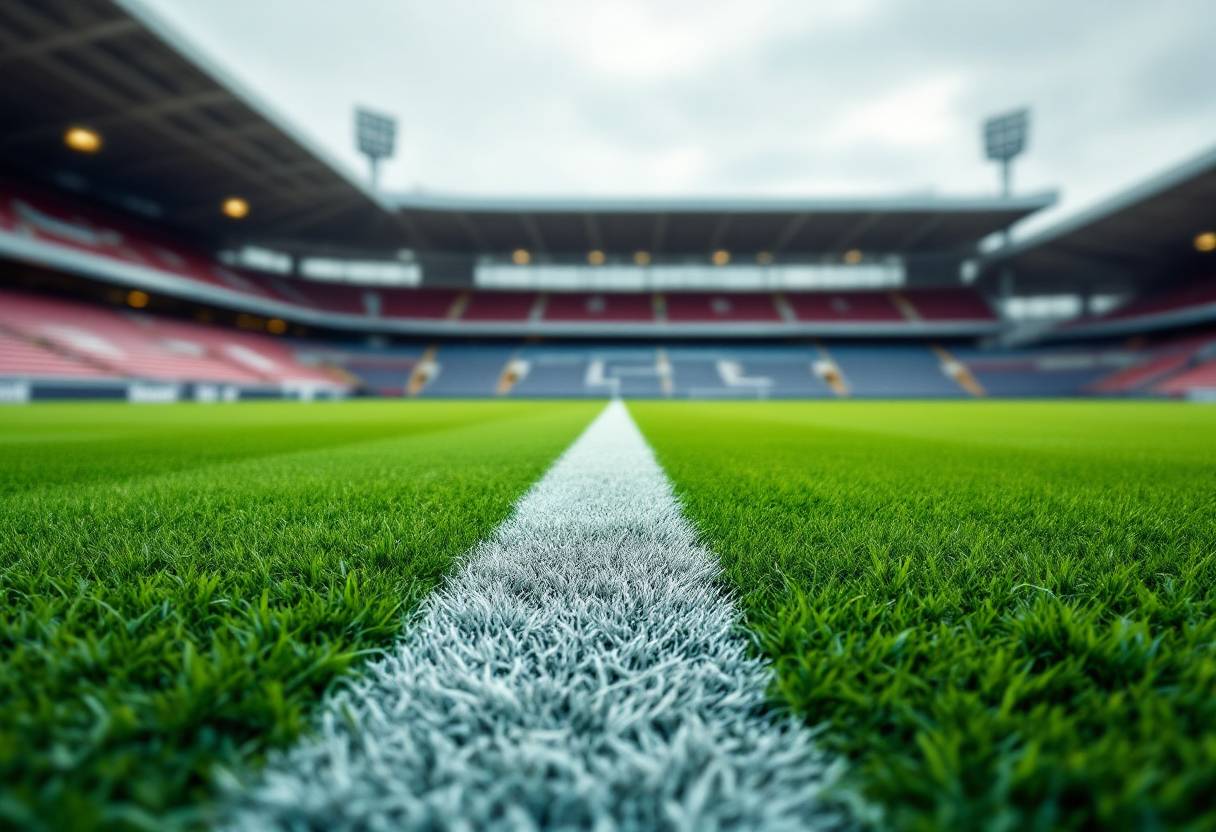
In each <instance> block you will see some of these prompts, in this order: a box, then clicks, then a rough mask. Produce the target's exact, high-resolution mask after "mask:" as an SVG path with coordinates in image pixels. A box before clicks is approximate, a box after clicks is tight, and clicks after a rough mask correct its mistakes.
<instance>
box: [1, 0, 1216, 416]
mask: <svg viewBox="0 0 1216 832" xmlns="http://www.w3.org/2000/svg"><path fill="white" fill-rule="evenodd" d="M0 29H2V30H3V31H4V33H5V34H6V36H7V37H6V42H8V43H19V44H21V45H20V46H18V47H16V48H11V49H8V50H7V51H6V52H4V53H3V54H0V64H2V65H3V71H4V72H5V76H6V79H7V82H6V84H4V85H3V86H2V87H0V258H2V261H0V393H2V395H3V396H4V397H6V398H8V399H11V400H24V399H26V398H30V397H33V398H39V397H49V396H79V395H105V396H117V397H122V396H125V397H128V398H132V399H137V400H141V399H142V400H169V399H177V398H182V397H195V398H201V399H215V398H220V399H224V398H227V399H231V398H235V397H248V396H251V395H257V396H277V395H290V396H317V395H323V396H337V395H346V394H350V393H354V392H364V393H373V394H384V395H407V396H409V395H423V396H428V395H430V396H439V395H451V396H466V395H467V396H493V395H511V396H606V395H611V394H623V395H633V396H676V397H681V396H687V397H816V396H822V397H833V396H851V395H852V396H912V397H959V396H980V395H1007V396H1015V395H1027V396H1042V395H1053V396H1054V395H1085V394H1090V395H1161V396H1172V395H1191V396H1207V395H1209V392H1208V391H1209V390H1210V389H1212V388H1216V329H1214V328H1213V321H1214V320H1216V278H1214V274H1216V253H1214V252H1213V250H1214V249H1216V219H1214V218H1216V210H1214V208H1216V152H1213V153H1209V154H1206V155H1204V156H1202V157H1200V158H1197V159H1195V160H1192V161H1190V162H1187V163H1186V164H1183V165H1181V166H1179V167H1177V168H1175V169H1173V170H1171V171H1169V172H1167V173H1165V174H1163V175H1161V176H1159V177H1157V178H1154V179H1153V180H1151V181H1149V182H1146V183H1144V184H1142V185H1140V186H1138V187H1136V188H1133V189H1132V190H1131V191H1129V192H1127V193H1126V194H1123V195H1121V196H1119V197H1117V198H1116V199H1113V200H1111V201H1109V202H1107V203H1105V204H1103V205H1100V206H1098V207H1096V208H1094V209H1092V210H1090V211H1088V212H1085V213H1083V214H1080V215H1077V216H1075V217H1073V218H1072V219H1070V220H1068V221H1065V222H1063V223H1060V224H1058V225H1056V226H1054V227H1051V228H1048V229H1046V230H1044V231H1042V232H1040V233H1038V234H1036V235H1032V236H1026V237H1023V238H1018V239H1017V240H1016V241H1015V242H1012V243H1010V242H1009V239H1010V238H1009V231H1010V229H1011V228H1012V227H1013V226H1015V225H1016V224H1017V223H1019V222H1020V221H1022V220H1024V219H1026V218H1027V217H1029V216H1031V215H1033V214H1035V213H1036V212H1038V211H1040V210H1042V209H1044V208H1047V207H1049V206H1051V205H1052V204H1053V203H1054V201H1055V195H1054V194H1051V193H1046V194H1035V195H1026V196H1017V197H978V198H945V197H898V198H890V199H866V200H860V199H858V200H812V199H805V200H795V199H782V200H775V199H767V200H760V199H755V200H747V199H730V200H679V199H637V200H626V199H615V200H606V199H484V198H469V197H437V196H424V195H419V194H404V195H394V194H383V193H377V192H374V191H372V190H371V189H370V188H369V187H368V186H366V185H365V184H364V183H362V182H360V181H359V180H357V179H356V178H354V177H351V176H349V175H347V174H346V173H345V172H344V171H343V170H342V168H341V167H340V166H338V165H336V164H334V163H333V162H332V161H331V160H329V159H327V158H326V157H325V154H324V153H322V152H321V151H319V150H318V149H317V148H315V147H313V146H312V145H311V144H310V143H309V142H308V140H307V139H306V138H304V137H302V136H300V135H298V134H296V133H295V132H293V131H292V130H291V129H290V127H289V126H287V125H286V123H285V122H284V121H282V120H281V119H279V118H277V117H276V116H275V115H274V114H273V112H272V111H271V110H270V109H269V108H267V107H266V106H265V105H264V104H262V103H260V102H258V101H257V100H256V99H255V98H254V97H253V96H252V95H251V94H250V93H249V92H248V91H245V90H243V89H241V87H240V86H239V84H237V83H236V82H235V81H233V80H232V79H231V78H228V77H226V76H225V74H224V73H223V72H222V71H221V70H219V69H218V68H216V67H214V66H212V65H210V64H209V63H208V62H207V61H206V59H205V58H203V57H202V56H200V55H198V54H197V53H196V52H195V51H194V50H193V49H192V48H191V47H190V45H189V44H187V43H184V42H182V41H181V40H180V39H178V38H177V37H176V35H175V34H174V33H173V32H172V30H171V29H169V28H168V27H166V26H164V25H163V24H162V23H160V22H159V21H158V20H157V19H155V18H154V17H151V16H149V15H148V13H147V12H146V11H143V10H140V11H138V13H136V12H135V11H133V10H132V9H130V8H128V7H127V6H126V5H125V4H123V3H116V2H111V0H87V2H68V1H67V0H43V1H42V2H38V3H33V2H24V0H16V2H13V3H8V4H5V6H4V7H3V8H0ZM1036 313H1039V314H1036Z"/></svg>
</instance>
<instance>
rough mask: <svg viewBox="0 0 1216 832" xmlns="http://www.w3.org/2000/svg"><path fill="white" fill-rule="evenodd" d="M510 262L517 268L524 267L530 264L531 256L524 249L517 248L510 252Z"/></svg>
mask: <svg viewBox="0 0 1216 832" xmlns="http://www.w3.org/2000/svg"><path fill="white" fill-rule="evenodd" d="M511 262H512V263H514V264H515V265H517V266H526V265H528V264H529V263H531V262H532V255H531V254H530V253H529V252H528V250H527V249H526V248H517V249H515V251H513V252H511Z"/></svg>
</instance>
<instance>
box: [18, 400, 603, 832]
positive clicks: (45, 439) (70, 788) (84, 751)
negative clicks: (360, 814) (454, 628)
mask: <svg viewBox="0 0 1216 832" xmlns="http://www.w3.org/2000/svg"><path fill="white" fill-rule="evenodd" d="M599 408H600V405H598V404H586V403H578V404H570V403H506V402H481V403H423V402H417V403H385V402H366V403H350V404H317V405H312V406H300V405H296V404H282V403H276V404H242V405H238V406H231V407H198V406H171V407H147V408H132V407H128V406H115V405H103V406H93V405H53V406H34V407H29V408H18V409H12V410H5V411H0V482H2V483H3V488H2V492H0V493H2V496H0V826H7V827H9V828H11V827H13V826H15V827H16V828H20V829H29V830H35V829H46V830H89V829H106V830H110V829H135V828H143V829H158V830H159V829H166V828H173V827H175V826H183V825H184V826H190V825H195V824H197V823H199V822H202V821H203V820H205V805H206V801H207V799H208V797H209V795H210V794H211V789H212V779H213V777H214V776H215V772H216V770H217V767H224V768H227V769H230V770H240V769H243V768H245V767H247V766H250V765H256V763H257V762H258V761H259V760H260V759H261V758H262V757H263V755H264V753H265V751H266V750H267V749H268V748H271V747H274V746H279V745H282V744H284V743H287V742H289V741H290V740H292V739H293V738H295V737H296V736H298V735H299V734H300V732H301V731H303V730H305V729H306V726H307V717H308V714H309V711H310V707H311V706H312V705H313V704H314V703H315V702H316V701H317V700H318V698H319V695H320V694H321V693H322V692H323V691H324V689H325V688H326V686H327V685H328V684H330V683H331V682H332V681H333V679H334V678H335V677H336V676H338V675H340V674H342V673H345V672H347V671H348V670H349V669H350V668H352V667H353V666H355V665H356V664H357V663H358V662H359V661H360V660H361V659H362V658H363V657H365V656H366V655H367V654H369V653H371V652H374V651H376V650H379V649H381V648H383V647H385V646H387V645H388V644H390V643H391V642H392V641H393V640H394V639H395V637H396V636H397V634H398V633H399V632H400V628H401V626H402V622H403V619H404V617H405V616H406V614H407V613H408V612H409V610H410V609H411V608H412V607H413V606H414V605H415V603H416V602H417V601H418V600H419V599H420V598H421V597H423V596H424V595H425V594H426V593H427V592H429V591H430V590H431V589H432V588H433V587H434V586H435V585H436V583H437V582H438V581H439V580H440V579H441V578H442V576H443V575H444V574H445V572H446V570H447V569H448V568H449V566H450V564H451V563H452V559H453V558H454V557H456V556H458V555H459V554H461V553H462V552H463V551H465V550H467V549H469V548H470V547H471V546H472V545H473V544H474V543H476V542H477V540H478V539H480V538H481V537H483V536H484V535H486V534H487V533H488V532H489V531H490V530H492V529H493V528H494V527H495V526H496V525H497V524H498V523H499V522H500V521H501V520H502V519H503V518H504V517H505V516H506V514H507V512H508V511H509V509H510V506H511V505H512V503H513V502H514V501H515V499H517V498H518V496H519V495H520V494H522V492H523V491H524V490H525V489H526V488H527V487H528V486H529V485H530V484H531V483H532V482H533V481H534V480H535V479H537V478H538V477H539V476H540V475H541V474H542V473H543V472H544V470H545V469H546V468H547V467H548V466H549V464H550V463H551V462H552V460H553V459H554V458H555V457H556V456H557V455H558V454H559V453H560V452H561V451H562V450H563V449H564V448H565V447H566V446H567V445H569V444H570V442H571V441H573V439H574V438H575V437H576V436H577V435H578V434H579V432H580V431H581V430H582V429H583V428H584V427H585V426H586V424H587V423H588V422H589V421H590V419H591V418H592V417H593V416H594V415H595V413H596V412H597V411H598V410H599ZM12 440H17V441H12ZM38 440H41V441H38Z"/></svg>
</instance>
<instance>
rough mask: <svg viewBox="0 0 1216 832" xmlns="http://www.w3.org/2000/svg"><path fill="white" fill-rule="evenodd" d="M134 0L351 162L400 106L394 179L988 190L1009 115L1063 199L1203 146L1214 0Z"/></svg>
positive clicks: (659, 190)
mask: <svg viewBox="0 0 1216 832" xmlns="http://www.w3.org/2000/svg"><path fill="white" fill-rule="evenodd" d="M143 2H144V3H145V5H147V6H149V7H150V8H151V9H152V10H154V11H155V12H156V13H157V14H158V15H159V16H160V17H161V18H163V19H164V20H165V21H166V22H168V23H170V24H172V26H173V27H174V28H175V29H177V30H178V31H179V32H180V33H181V34H182V35H183V36H185V37H187V38H188V39H189V40H190V41H191V42H192V43H194V44H195V45H196V46H197V47H198V48H199V49H200V50H201V51H202V52H203V53H205V54H206V55H208V56H209V57H210V58H211V59H213V60H214V61H215V62H216V63H217V64H219V65H220V66H221V67H222V68H224V69H225V70H227V71H228V72H229V73H230V74H232V75H233V76H235V77H236V78H238V79H239V80H240V81H241V82H242V83H243V84H244V85H245V86H246V87H247V88H248V89H250V90H252V91H253V92H254V93H255V94H256V95H257V96H258V97H260V98H261V99H262V100H264V101H265V102H267V103H268V104H269V105H270V106H271V107H272V108H273V109H274V110H275V111H276V112H278V113H279V114H280V115H281V116H283V117H284V118H285V119H286V120H288V121H289V122H290V123H292V124H293V125H294V126H296V127H297V128H299V129H300V130H302V131H303V132H304V133H305V134H307V135H308V136H310V137H311V138H312V139H313V140H314V141H315V142H316V143H318V144H319V145H321V146H322V147H324V148H325V149H327V150H328V151H329V152H330V153H332V154H333V155H334V156H336V157H337V158H338V159H339V160H341V161H342V162H343V163H345V164H346V165H347V166H348V167H349V168H350V169H351V170H354V171H357V172H358V173H360V174H362V173H364V171H365V167H364V164H363V162H362V159H361V157H359V156H358V155H357V154H356V153H355V151H354V149H353V136H352V126H351V123H352V115H351V113H352V109H353V108H354V107H355V105H356V104H363V105H366V106H369V107H372V108H375V109H377V110H381V111H384V112H386V113H390V114H393V115H395V116H397V117H398V118H399V119H400V121H401V125H402V135H401V136H400V140H399V149H398V154H397V156H396V158H395V159H393V160H392V161H391V162H390V163H388V165H387V166H386V167H385V169H384V172H383V184H384V186H385V187H386V188H387V189H389V190H415V189H417V190H423V191H426V192H431V193H464V194H479V195H563V196H578V195H669V196H676V195H684V196H687V195H700V194H713V195H750V196H764V195H785V196H848V195H885V194H909V193H929V192H933V193H938V194H961V195H967V194H981V193H993V192H995V191H996V188H997V175H996V171H995V169H994V168H993V166H992V165H991V164H989V163H987V162H986V161H985V160H984V158H983V154H982V150H981V146H980V139H979V123H980V121H981V120H982V118H983V117H985V116H986V115H990V114H992V113H994V112H1000V111H1003V110H1007V109H1010V108H1014V107H1019V106H1024V105H1025V106H1030V107H1031V108H1032V112H1033V125H1032V134H1031V139H1030V147H1029V150H1028V152H1027V154H1026V155H1025V156H1024V157H1023V159H1022V160H1020V162H1019V164H1018V167H1017V171H1016V176H1015V187H1016V189H1017V190H1019V191H1023V192H1026V191H1040V190H1046V189H1051V188H1059V189H1060V190H1061V191H1062V194H1063V205H1062V210H1063V211H1064V212H1069V213H1071V212H1072V211H1074V210H1076V209H1078V208H1081V207H1084V206H1086V205H1088V204H1092V203H1093V202H1094V201H1096V200H1098V199H1100V198H1101V197H1103V196H1105V195H1108V194H1110V193H1113V192H1116V191H1118V190H1120V189H1122V188H1123V187H1126V186H1127V185H1130V184H1133V183H1135V182H1136V181H1138V180H1140V179H1142V178H1144V177H1146V176H1148V175H1150V174H1152V173H1155V172H1157V171H1160V170H1162V169H1164V168H1166V167H1169V166H1171V165H1174V164H1176V163H1178V162H1180V161H1183V160H1185V159H1186V158H1188V157H1190V156H1193V155H1195V154H1197V153H1199V152H1201V151H1203V150H1206V149H1209V148H1210V147H1213V146H1216V3H1214V2H1213V1H1212V0H1016V2H1000V3H998V2H987V0H847V2H835V1H834V0H342V1H341V2H339V1H338V0H333V2H321V0H143ZM1057 213H1058V212H1057Z"/></svg>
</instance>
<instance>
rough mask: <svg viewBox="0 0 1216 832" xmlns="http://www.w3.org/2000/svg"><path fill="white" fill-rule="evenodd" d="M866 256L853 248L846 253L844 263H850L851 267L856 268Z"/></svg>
mask: <svg viewBox="0 0 1216 832" xmlns="http://www.w3.org/2000/svg"><path fill="white" fill-rule="evenodd" d="M864 256H865V255H863V254H862V253H861V252H860V251H859V250H858V249H855V248H851V249H849V250H848V251H846V252H845V253H844V262H846V263H848V264H849V265H850V266H856V265H857V264H858V263H860V262H861V261H862V258H863V257H864Z"/></svg>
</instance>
